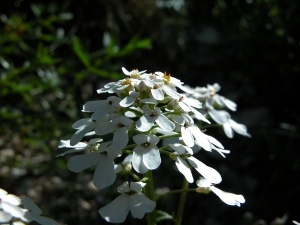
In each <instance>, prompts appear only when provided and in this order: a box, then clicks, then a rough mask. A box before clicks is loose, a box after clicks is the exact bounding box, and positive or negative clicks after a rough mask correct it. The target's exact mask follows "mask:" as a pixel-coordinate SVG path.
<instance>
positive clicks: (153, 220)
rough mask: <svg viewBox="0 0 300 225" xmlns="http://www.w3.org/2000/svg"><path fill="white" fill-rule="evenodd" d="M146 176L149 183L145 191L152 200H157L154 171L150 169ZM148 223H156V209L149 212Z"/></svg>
mask: <svg viewBox="0 0 300 225" xmlns="http://www.w3.org/2000/svg"><path fill="white" fill-rule="evenodd" d="M144 177H146V178H148V180H147V185H146V186H145V187H144V193H145V195H146V196H147V197H148V198H149V199H150V200H152V201H155V194H154V186H153V177H152V171H151V170H148V172H147V173H145V174H144ZM147 224H148V225H156V209H154V210H153V211H152V212H150V213H148V214H147Z"/></svg>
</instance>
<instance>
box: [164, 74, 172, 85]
mask: <svg viewBox="0 0 300 225" xmlns="http://www.w3.org/2000/svg"><path fill="white" fill-rule="evenodd" d="M164 79H165V84H168V82H170V80H171V74H167V72H165V73H164Z"/></svg>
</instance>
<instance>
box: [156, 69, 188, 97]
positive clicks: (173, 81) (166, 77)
mask: <svg viewBox="0 0 300 225" xmlns="http://www.w3.org/2000/svg"><path fill="white" fill-rule="evenodd" d="M155 74H156V75H157V78H159V79H161V80H162V81H163V82H164V83H165V84H166V85H168V86H169V87H171V88H176V87H178V88H180V89H181V90H182V91H184V92H187V93H193V90H191V89H190V88H186V87H184V86H183V82H181V81H180V80H178V79H177V78H175V77H171V75H170V74H167V73H166V72H165V73H162V72H155Z"/></svg>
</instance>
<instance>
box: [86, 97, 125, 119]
mask: <svg viewBox="0 0 300 225" xmlns="http://www.w3.org/2000/svg"><path fill="white" fill-rule="evenodd" d="M121 100H122V99H121V98H119V97H116V96H110V97H108V98H107V100H100V101H90V102H87V103H85V104H84V105H83V109H82V111H83V112H93V114H92V116H91V118H92V119H93V120H97V119H99V118H101V117H103V116H105V115H107V114H108V113H109V112H111V111H112V109H113V108H114V107H120V105H119V103H120V101H121Z"/></svg>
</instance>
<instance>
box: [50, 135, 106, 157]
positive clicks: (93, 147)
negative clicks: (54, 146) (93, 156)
mask: <svg viewBox="0 0 300 225" xmlns="http://www.w3.org/2000/svg"><path fill="white" fill-rule="evenodd" d="M102 141H103V139H101V138H94V139H91V140H90V141H89V142H88V143H85V142H79V143H77V144H76V145H73V146H72V145H70V140H61V141H60V142H59V144H58V147H59V148H71V149H70V150H68V151H65V152H63V153H61V154H59V155H57V156H56V157H60V156H64V155H66V154H70V153H74V152H81V151H85V150H87V149H90V151H91V152H94V151H97V150H98V146H99V142H102Z"/></svg>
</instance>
